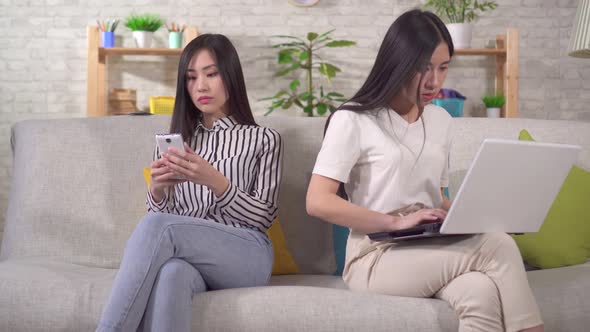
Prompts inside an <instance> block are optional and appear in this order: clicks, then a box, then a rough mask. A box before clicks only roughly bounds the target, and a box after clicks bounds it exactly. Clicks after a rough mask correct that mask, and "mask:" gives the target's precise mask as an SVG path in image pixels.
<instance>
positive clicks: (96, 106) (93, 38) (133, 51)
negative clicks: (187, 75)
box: [86, 26, 198, 116]
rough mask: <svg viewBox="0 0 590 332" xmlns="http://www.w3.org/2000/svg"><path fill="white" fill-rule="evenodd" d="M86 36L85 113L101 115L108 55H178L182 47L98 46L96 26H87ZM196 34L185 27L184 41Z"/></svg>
mask: <svg viewBox="0 0 590 332" xmlns="http://www.w3.org/2000/svg"><path fill="white" fill-rule="evenodd" d="M86 35H87V38H88V81H87V83H86V84H87V86H86V88H87V92H86V115H88V116H103V115H107V107H106V99H107V92H106V83H107V77H106V70H107V59H108V57H109V56H123V55H148V56H154V55H156V56H179V55H180V54H181V53H182V49H178V48H177V49H174V48H135V47H134V48H131V47H129V48H127V47H112V48H103V47H100V32H99V31H98V27H95V26H89V27H87V28H86ZM197 36H198V32H197V29H196V28H194V27H187V28H186V29H185V30H184V40H185V45H186V43H188V42H190V41H191V40H193V39H195V38H196V37H197Z"/></svg>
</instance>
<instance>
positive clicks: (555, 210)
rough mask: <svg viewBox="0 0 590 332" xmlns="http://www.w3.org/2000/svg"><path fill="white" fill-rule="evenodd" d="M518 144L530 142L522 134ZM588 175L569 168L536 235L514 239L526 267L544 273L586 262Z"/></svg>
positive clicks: (589, 239)
mask: <svg viewBox="0 0 590 332" xmlns="http://www.w3.org/2000/svg"><path fill="white" fill-rule="evenodd" d="M518 139H519V140H523V141H534V139H533V138H532V137H531V135H530V134H529V133H528V132H527V131H526V130H524V129H523V130H522V131H521V132H520V135H519V136H518ZM588 205H590V172H587V171H585V170H583V169H581V168H579V167H577V166H573V167H572V169H571V171H570V173H569V174H568V176H567V178H566V179H565V182H564V183H563V186H562V187H561V190H560V191H559V193H558V194H557V197H556V198H555V201H553V205H551V209H550V210H549V213H548V214H547V217H546V218H545V221H544V222H543V225H542V226H541V229H540V230H539V232H538V233H529V234H524V235H514V236H513V237H514V240H515V241H516V244H517V245H518V248H519V249H520V253H521V254H522V257H523V259H524V261H525V262H526V263H528V264H529V265H532V266H535V267H539V268H543V269H547V268H555V267H560V266H567V265H575V264H581V263H585V262H586V261H587V260H588V258H590V213H588Z"/></svg>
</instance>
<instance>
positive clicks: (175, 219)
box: [96, 213, 273, 332]
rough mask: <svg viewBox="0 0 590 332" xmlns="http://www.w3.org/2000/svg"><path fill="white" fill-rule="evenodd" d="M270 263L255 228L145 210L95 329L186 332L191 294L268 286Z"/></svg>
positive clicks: (263, 237)
mask: <svg viewBox="0 0 590 332" xmlns="http://www.w3.org/2000/svg"><path fill="white" fill-rule="evenodd" d="M272 263H273V251H272V245H271V243H270V240H269V239H268V237H267V236H266V234H263V233H261V232H259V231H256V230H249V229H244V228H236V227H233V226H226V225H223V224H219V223H216V222H214V221H208V220H202V219H196V218H191V217H183V216H178V215H173V214H164V213H149V214H147V215H146V216H145V217H143V219H142V220H141V221H140V223H139V224H138V225H137V227H136V228H135V230H134V231H133V234H132V235H131V237H130V238H129V240H128V241H127V245H126V247H125V252H124V254H123V260H122V262H121V266H120V269H119V272H118V273H117V276H116V278H115V282H114V285H113V289H112V290H111V296H110V298H109V300H108V303H107V305H106V307H105V308H104V311H103V313H102V317H101V319H100V322H99V324H98V328H97V330H96V331H101V332H102V331H125V332H127V331H136V330H138V328H140V329H141V330H145V331H180V332H182V331H190V330H191V313H192V297H193V295H194V294H195V293H200V292H204V291H207V290H217V289H225V288H236V287H253V286H263V285H266V284H267V282H268V279H269V278H270V274H271V271H272Z"/></svg>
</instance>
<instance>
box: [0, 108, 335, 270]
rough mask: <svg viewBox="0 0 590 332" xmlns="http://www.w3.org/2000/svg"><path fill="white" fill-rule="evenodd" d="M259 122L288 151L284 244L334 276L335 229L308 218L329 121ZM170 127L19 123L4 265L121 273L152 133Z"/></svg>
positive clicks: (301, 262)
mask: <svg viewBox="0 0 590 332" xmlns="http://www.w3.org/2000/svg"><path fill="white" fill-rule="evenodd" d="M256 120H257V121H258V122H259V124H260V125H262V126H267V127H272V128H275V129H276V130H278V131H279V133H280V134H281V136H282V138H283V142H284V148H285V158H284V170H285V172H284V173H283V181H282V186H281V193H280V195H279V206H280V210H279V218H280V220H281V226H282V227H283V231H284V234H285V242H286V245H287V247H288V248H289V251H290V252H291V254H292V256H293V259H294V260H295V262H296V263H297V266H298V267H299V270H300V272H302V273H326V274H331V273H333V272H334V270H335V260H334V252H333V245H332V231H331V227H330V225H329V224H327V223H324V222H320V221H319V220H317V219H314V218H310V217H309V216H308V215H307V214H306V212H305V193H306V191H307V184H308V183H309V179H310V177H311V170H312V168H313V164H314V162H315V157H316V155H317V153H318V151H319V149H320V145H321V140H322V136H323V135H322V134H323V126H324V122H325V119H315V118H314V119H307V118H294V117H282V116H273V117H258V118H257V119H256ZM169 121H170V117H169V116H161V115H159V116H117V117H102V118H82V119H61V120H28V121H23V122H20V123H17V124H16V125H15V126H14V127H13V136H12V140H13V151H14V171H13V175H12V185H11V192H10V201H9V206H8V210H7V215H6V227H5V234H4V240H3V241H2V244H1V248H0V258H3V259H7V258H24V257H47V258H48V259H53V260H59V261H63V262H70V263H74V264H81V265H86V266H95V267H103V268H116V267H118V265H119V263H120V259H121V255H122V253H123V248H124V245H125V242H126V241H127V239H128V238H129V235H130V234H131V232H132V231H133V229H134V228H135V225H136V224H137V222H138V221H139V220H140V218H141V217H142V216H143V215H144V214H145V212H146V207H145V185H144V183H143V182H144V179H143V176H142V174H141V172H138V170H141V169H142V168H144V167H146V166H147V165H149V162H150V161H151V159H152V155H153V149H154V143H155V140H154V134H155V133H161V132H166V131H167V127H168V125H169ZM56 128H59V131H56ZM56 133H59V135H57V134H56Z"/></svg>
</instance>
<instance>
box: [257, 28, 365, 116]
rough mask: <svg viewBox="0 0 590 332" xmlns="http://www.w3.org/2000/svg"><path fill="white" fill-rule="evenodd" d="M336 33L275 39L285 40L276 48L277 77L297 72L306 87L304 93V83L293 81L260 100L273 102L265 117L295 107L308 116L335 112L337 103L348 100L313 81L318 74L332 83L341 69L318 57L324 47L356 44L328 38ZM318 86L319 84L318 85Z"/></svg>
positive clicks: (296, 79) (284, 36) (283, 36)
mask: <svg viewBox="0 0 590 332" xmlns="http://www.w3.org/2000/svg"><path fill="white" fill-rule="evenodd" d="M333 31H334V30H330V31H328V32H325V33H322V34H317V33H315V32H309V33H308V34H307V36H306V38H300V37H296V36H286V35H281V36H273V37H277V38H281V39H283V40H284V41H283V42H281V43H279V44H276V45H273V48H278V49H279V53H278V63H279V65H281V67H282V68H281V69H280V70H279V71H278V72H277V73H276V75H277V76H285V75H287V74H288V73H291V72H295V71H303V72H304V73H305V84H304V87H303V91H300V90H299V89H300V86H301V81H300V80H299V79H298V78H295V79H293V80H292V81H291V83H290V84H289V87H288V88H285V89H281V90H280V91H279V92H277V93H276V94H275V95H274V96H272V97H268V98H263V99H261V100H272V104H271V106H270V107H268V111H267V112H266V113H265V115H268V114H270V113H272V112H273V111H274V110H276V109H278V108H282V109H288V108H290V107H291V106H292V105H295V106H297V107H299V108H301V109H302V110H303V112H305V114H307V116H314V113H315V114H318V115H324V114H326V112H327V111H328V110H329V111H330V112H333V111H334V110H336V107H337V104H336V103H341V102H344V101H346V98H344V95H343V94H341V93H338V92H335V91H331V92H328V93H326V91H325V89H324V85H323V84H322V82H321V81H320V82H317V80H315V81H314V76H313V74H314V73H318V74H319V78H320V79H321V78H325V80H326V82H327V83H328V84H331V82H332V78H334V77H335V76H336V73H338V72H340V71H341V70H340V68H338V67H336V66H334V65H333V64H330V63H328V62H327V61H326V60H325V59H324V58H322V57H321V56H320V54H319V52H318V51H319V50H321V49H323V48H333V47H347V46H353V45H356V42H353V41H349V40H334V39H332V38H331V37H330V36H329V35H330V33H332V32H333ZM316 84H317V85H316Z"/></svg>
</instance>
